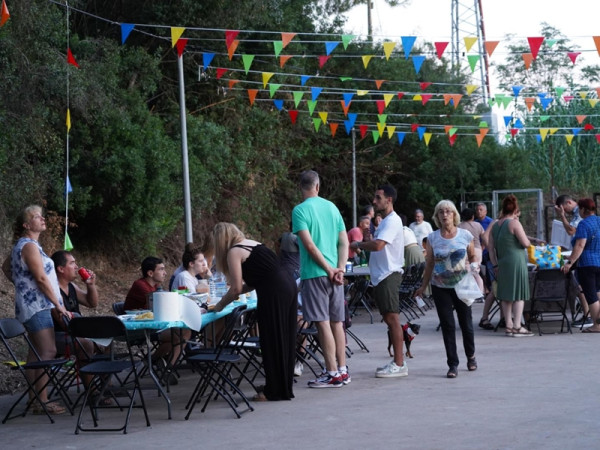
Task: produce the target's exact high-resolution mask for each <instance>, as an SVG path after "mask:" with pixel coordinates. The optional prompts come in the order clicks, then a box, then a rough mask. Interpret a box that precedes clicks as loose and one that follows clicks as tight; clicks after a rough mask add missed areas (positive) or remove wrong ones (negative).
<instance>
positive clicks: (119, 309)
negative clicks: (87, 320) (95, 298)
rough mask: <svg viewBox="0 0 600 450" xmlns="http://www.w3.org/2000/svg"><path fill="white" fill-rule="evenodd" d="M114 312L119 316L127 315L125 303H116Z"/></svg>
mask: <svg viewBox="0 0 600 450" xmlns="http://www.w3.org/2000/svg"><path fill="white" fill-rule="evenodd" d="M112 310H113V312H114V313H115V314H116V315H117V316H122V315H123V314H125V302H114V303H113V304H112Z"/></svg>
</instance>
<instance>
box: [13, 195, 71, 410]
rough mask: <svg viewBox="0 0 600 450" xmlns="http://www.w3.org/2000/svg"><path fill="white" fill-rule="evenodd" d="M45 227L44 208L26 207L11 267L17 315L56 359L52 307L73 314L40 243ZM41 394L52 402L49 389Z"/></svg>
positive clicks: (54, 406) (46, 355)
mask: <svg viewBox="0 0 600 450" xmlns="http://www.w3.org/2000/svg"><path fill="white" fill-rule="evenodd" d="M45 230H46V220H45V219H44V216H43V215H42V208H41V207H40V206H37V205H32V206H28V207H27V208H25V209H24V210H23V212H22V213H21V214H20V215H19V217H18V218H17V221H16V223H15V238H16V239H17V243H16V244H15V246H14V247H13V249H12V253H11V266H10V267H11V273H12V280H13V283H14V285H15V294H16V298H15V316H16V318H17V320H19V322H21V323H22V324H23V326H24V327H25V329H26V330H27V334H28V336H29V339H31V342H32V344H33V346H34V347H35V349H36V350H37V352H38V354H39V355H40V358H41V359H53V358H54V357H55V356H56V343H55V341H54V323H53V322H52V316H51V314H50V310H51V309H52V308H56V309H57V310H58V311H59V312H60V313H61V314H63V315H64V316H66V317H70V315H69V313H68V312H67V310H66V309H65V307H64V306H63V303H62V299H61V295H60V288H59V286H58V279H57V278H56V273H55V272H54V263H53V262H52V259H51V258H50V257H48V256H47V255H46V254H45V253H44V250H42V247H41V246H40V244H39V243H38V239H39V237H40V234H41V233H42V232H43V231H45ZM36 360H37V358H36V356H35V354H34V353H33V352H31V351H30V352H29V354H28V355H27V362H32V361H36ZM41 373H42V372H41V370H27V371H26V376H27V377H28V378H29V380H30V381H32V382H33V380H35V379H36V378H37V377H38V376H39V375H40V374H41ZM46 381H47V379H46V378H45V377H43V378H42V379H41V380H39V381H38V382H37V383H36V388H37V389H38V391H39V389H40V388H41V387H42V386H43V385H44V384H45V383H46ZM38 394H39V396H40V399H41V400H42V401H43V402H48V393H47V391H46V389H43V390H41V391H39V392H38ZM30 397H32V393H30ZM46 409H47V410H48V412H49V413H50V414H63V413H64V412H65V408H64V407H63V406H61V405H59V404H58V403H55V402H52V403H46ZM33 412H34V414H35V413H39V414H41V413H43V411H42V410H41V407H40V406H39V405H37V404H34V405H33Z"/></svg>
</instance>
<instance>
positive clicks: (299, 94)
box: [292, 91, 304, 108]
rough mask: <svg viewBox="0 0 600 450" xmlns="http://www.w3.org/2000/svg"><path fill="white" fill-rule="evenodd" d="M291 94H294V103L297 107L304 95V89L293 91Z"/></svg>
mask: <svg viewBox="0 0 600 450" xmlns="http://www.w3.org/2000/svg"><path fill="white" fill-rule="evenodd" d="M292 95H293V96H294V105H295V106H296V108H297V107H298V105H299V104H300V101H301V100H302V97H303V96H304V91H294V92H293V93H292Z"/></svg>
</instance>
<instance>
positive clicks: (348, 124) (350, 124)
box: [344, 120, 352, 134]
mask: <svg viewBox="0 0 600 450" xmlns="http://www.w3.org/2000/svg"><path fill="white" fill-rule="evenodd" d="M344 126H345V127H346V134H350V132H351V131H352V123H351V122H350V121H349V120H344Z"/></svg>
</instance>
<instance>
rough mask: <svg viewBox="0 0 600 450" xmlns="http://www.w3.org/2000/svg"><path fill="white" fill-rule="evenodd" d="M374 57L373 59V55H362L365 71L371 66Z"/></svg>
mask: <svg viewBox="0 0 600 450" xmlns="http://www.w3.org/2000/svg"><path fill="white" fill-rule="evenodd" d="M372 57H373V55H362V62H363V66H365V69H366V68H367V66H368V65H369V62H371V58H372Z"/></svg>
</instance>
